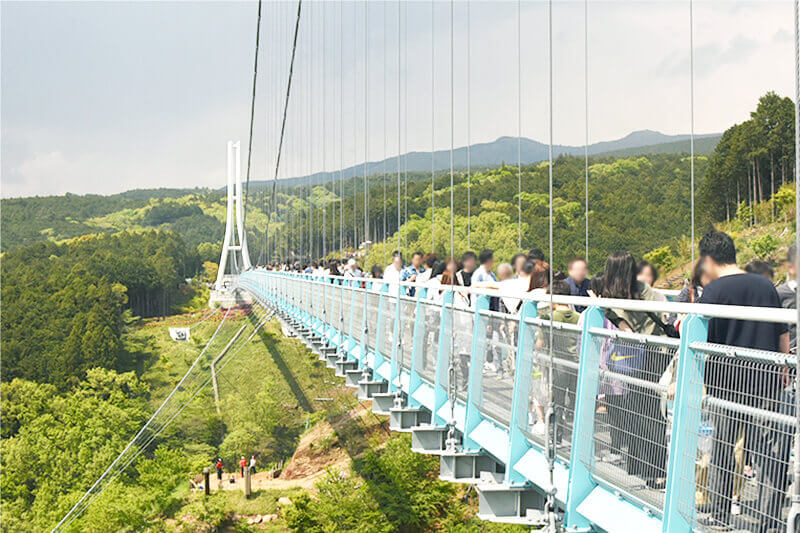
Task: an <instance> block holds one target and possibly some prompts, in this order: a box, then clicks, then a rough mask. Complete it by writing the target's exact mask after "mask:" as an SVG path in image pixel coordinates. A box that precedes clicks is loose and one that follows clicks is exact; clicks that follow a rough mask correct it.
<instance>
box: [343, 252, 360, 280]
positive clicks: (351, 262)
mask: <svg viewBox="0 0 800 533" xmlns="http://www.w3.org/2000/svg"><path fill="white" fill-rule="evenodd" d="M362 275H363V273H362V272H361V269H360V268H358V263H356V260H355V259H353V258H352V257H351V258H350V259H348V260H347V266H346V267H345V269H344V277H346V278H360V277H361V276H362Z"/></svg>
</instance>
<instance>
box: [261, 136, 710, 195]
mask: <svg viewBox="0 0 800 533" xmlns="http://www.w3.org/2000/svg"><path fill="white" fill-rule="evenodd" d="M721 136H722V134H719V133H709V134H704V135H695V152H696V153H697V154H700V155H703V154H710V153H711V152H712V151H713V150H714V148H715V147H716V145H717V141H719V138H720V137H721ZM519 148H520V154H521V158H522V163H523V164H525V165H530V164H533V163H539V162H541V161H544V160H546V159H547V158H548V155H549V153H548V152H549V145H547V144H544V143H541V142H539V141H534V140H533V139H528V138H525V137H523V138H522V140H521V143H520V146H519ZM584 150H585V148H584V147H583V146H569V145H562V144H557V145H554V146H553V155H554V157H558V156H560V155H574V156H580V155H583V154H584ZM688 151H689V135H686V134H683V135H666V134H664V133H660V132H658V131H653V130H640V131H634V132H633V133H630V134H628V135H626V136H625V137H622V138H621V139H616V140H613V141H602V142H597V143H594V144H590V145H589V155H593V156H598V155H599V156H604V155H608V156H618V157H629V156H631V155H637V154H648V153H679V152H688ZM469 156H470V161H471V166H472V167H473V168H476V169H477V168H484V167H496V166H499V165H501V164H502V163H504V162H505V163H507V164H516V162H517V137H500V138H499V139H497V140H495V141H492V142H487V143H478V144H473V145H472V146H471V148H470V153H469ZM433 162H434V168H435V169H436V170H438V171H441V170H445V169H449V168H450V150H437V151H436V152H434V161H433ZM453 164H454V166H455V167H456V168H464V167H466V166H467V147H466V146H462V147H460V148H456V149H455V150H454V151H453ZM406 165H407V169H408V171H409V172H430V170H431V152H409V153H407V154H404V155H403V156H401V162H400V166H401V169H403V170H405V169H406ZM367 172H368V174H369V175H374V174H381V173H383V172H386V173H387V174H393V173H396V172H397V156H394V157H388V158H386V159H384V160H381V161H370V162H369V163H367ZM363 174H364V164H363V163H360V164H358V165H354V166H351V167H348V168H345V169H344V170H343V171H342V175H343V177H344V178H345V179H347V178H352V177H353V176H363ZM339 177H340V174H339V172H338V171H336V172H317V173H314V174H311V175H306V176H299V177H295V178H285V179H281V180H280V183H281V184H282V185H306V184H308V183H309V182H314V183H320V182H328V181H331V180H334V179H339ZM271 181H272V180H258V181H254V180H252V179H251V180H250V186H251V187H254V188H259V187H263V186H264V185H265V184H267V183H271Z"/></svg>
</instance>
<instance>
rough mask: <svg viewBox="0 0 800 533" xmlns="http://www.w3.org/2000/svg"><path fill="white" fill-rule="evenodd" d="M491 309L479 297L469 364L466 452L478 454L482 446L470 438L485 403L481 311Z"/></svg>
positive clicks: (483, 333) (485, 299) (484, 351)
mask: <svg viewBox="0 0 800 533" xmlns="http://www.w3.org/2000/svg"><path fill="white" fill-rule="evenodd" d="M488 309H489V297H488V296H486V295H485V294H481V295H479V296H478V299H477V301H476V303H475V309H474V312H475V327H474V329H473V330H472V331H473V332H472V354H471V355H470V362H469V387H468V388H467V408H466V413H465V414H464V444H463V446H464V451H469V452H477V451H479V450H480V448H481V447H480V445H479V444H478V443H477V442H475V441H474V440H472V439H471V438H470V434H471V433H472V431H473V430H474V429H475V428H477V427H478V425H479V424H480V423H481V421H482V420H483V416H482V415H481V413H480V411H479V410H478V406H479V405H480V404H481V403H482V401H483V362H484V359H485V356H486V325H487V320H486V316H484V315H481V313H480V311H483V310H488Z"/></svg>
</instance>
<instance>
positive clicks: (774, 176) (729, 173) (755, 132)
mask: <svg viewBox="0 0 800 533" xmlns="http://www.w3.org/2000/svg"><path fill="white" fill-rule="evenodd" d="M793 175H794V102H792V100H791V99H790V98H788V97H786V98H781V97H780V96H778V95H777V94H775V93H773V92H769V93H767V94H765V95H764V96H762V97H761V98H760V99H759V101H758V106H757V107H756V110H755V111H753V112H752V113H750V120H747V121H745V122H742V123H741V124H735V125H733V126H731V127H730V128H728V129H727V130H726V131H725V133H724V134H723V135H722V139H720V141H719V143H718V144H717V147H716V149H715V150H714V153H713V154H712V156H711V158H710V161H709V165H708V172H707V175H706V177H705V180H704V182H703V183H702V184H701V186H700V192H699V196H700V198H701V204H700V205H701V207H702V209H703V211H704V212H705V214H706V215H708V216H709V217H710V218H711V219H712V220H714V221H720V220H726V219H727V220H730V219H731V218H732V217H735V216H737V214H738V215H741V214H742V213H740V210H744V211H745V215H744V216H745V217H746V218H749V223H750V224H751V225H753V224H757V223H758V222H759V221H761V222H763V221H765V220H767V219H770V220H771V217H772V216H773V213H771V212H770V211H772V209H770V210H769V211H768V212H767V213H758V212H757V211H756V210H755V209H754V206H755V205H756V204H757V203H759V202H764V201H766V200H769V199H770V198H772V195H773V194H775V192H776V191H777V190H778V188H779V187H780V186H781V185H783V184H784V183H787V182H789V181H794V180H793V179H792V176H793Z"/></svg>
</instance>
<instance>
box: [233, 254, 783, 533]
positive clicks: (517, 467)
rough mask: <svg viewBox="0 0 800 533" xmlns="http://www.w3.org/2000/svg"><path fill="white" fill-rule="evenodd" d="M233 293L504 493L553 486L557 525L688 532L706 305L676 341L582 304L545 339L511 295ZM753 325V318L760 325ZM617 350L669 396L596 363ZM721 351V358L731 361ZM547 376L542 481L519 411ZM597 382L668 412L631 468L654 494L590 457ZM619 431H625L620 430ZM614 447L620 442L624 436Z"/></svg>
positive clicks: (602, 434)
mask: <svg viewBox="0 0 800 533" xmlns="http://www.w3.org/2000/svg"><path fill="white" fill-rule="evenodd" d="M239 284H240V286H241V287H242V288H244V289H246V290H247V291H248V292H249V293H250V294H251V295H252V296H253V297H254V298H255V299H257V300H258V301H259V302H261V303H263V304H265V305H269V306H272V307H276V308H278V309H280V310H282V311H283V312H284V313H285V314H286V315H288V316H291V317H293V318H294V319H295V320H297V321H299V322H300V323H302V324H304V325H305V326H307V327H308V328H310V329H311V330H313V331H314V332H315V333H316V334H317V335H319V336H320V337H322V338H324V339H325V340H326V342H327V343H328V344H329V345H330V346H333V347H336V348H337V349H338V351H339V353H341V354H343V355H344V357H346V358H348V359H349V360H352V361H355V362H357V363H358V367H359V368H367V369H369V370H371V371H372V374H373V378H374V379H376V380H384V381H386V382H387V383H388V389H389V392H396V393H401V394H403V395H405V396H406V397H407V403H408V406H410V407H424V408H426V409H428V410H430V412H431V413H432V417H431V424H433V425H434V426H446V425H447V424H448V423H451V422H454V423H455V427H456V429H457V430H458V431H459V432H460V433H461V434H462V435H463V449H464V451H474V452H484V453H488V454H490V455H491V456H492V457H494V458H495V459H496V460H497V461H499V462H501V463H503V464H504V465H505V466H506V468H505V479H504V482H505V484H507V485H508V486H510V487H515V486H535V487H538V488H540V489H541V490H543V491H545V492H547V491H550V490H554V492H555V498H556V501H557V503H558V505H559V506H560V507H561V509H563V511H564V514H565V517H564V520H565V522H564V525H565V527H566V528H567V529H568V530H571V531H589V530H606V531H671V532H672V531H693V530H697V529H698V528H697V523H698V511H697V506H696V493H697V492H698V490H699V491H700V492H703V490H704V488H703V487H699V488H698V486H697V479H698V476H697V474H696V470H697V468H698V466H697V461H696V457H697V456H698V450H699V449H700V448H699V447H698V440H699V438H701V431H700V427H699V425H700V424H701V419H700V416H697V413H699V412H700V411H701V409H702V408H704V407H703V406H704V405H705V402H706V401H707V400H708V399H707V398H704V392H705V391H704V386H703V375H704V368H705V362H706V359H707V354H708V353H709V352H708V350H705V351H704V350H703V349H702V347H703V346H704V345H705V346H709V345H707V344H705V341H706V339H707V333H708V316H709V315H713V316H719V312H717V311H716V310H713V312H711V311H709V309H711V306H702V305H698V304H693V305H695V306H696V307H694V308H692V309H697V310H698V312H703V313H704V314H705V315H706V316H701V315H700V314H688V315H687V316H686V317H685V318H684V320H683V326H682V328H681V335H682V336H681V338H680V339H669V338H663V337H660V338H656V337H647V336H644V335H635V334H631V333H623V332H621V331H618V330H613V329H607V327H608V323H607V321H606V319H605V316H606V315H605V308H608V307H609V306H611V304H612V303H613V304H614V305H613V306H614V307H615V308H619V307H624V306H621V305H619V302H621V301H611V300H592V301H591V303H592V305H591V306H590V307H589V308H588V309H587V310H586V311H584V313H583V318H582V321H581V323H580V325H579V326H575V325H570V324H560V323H554V324H553V328H554V330H553V333H552V336H551V335H550V331H549V327H550V322H549V321H548V320H542V319H540V318H538V305H541V304H542V302H536V301H534V300H523V304H522V305H521V307H520V311H519V313H518V314H517V315H516V316H511V315H503V314H500V313H496V312H492V311H490V310H489V296H488V295H487V294H479V293H480V291H475V290H472V291H470V292H472V293H473V294H472V299H473V305H472V306H467V305H464V304H463V298H461V297H460V295H459V294H458V289H456V293H453V292H451V291H450V289H449V288H447V287H437V288H430V287H429V288H425V287H417V288H416V289H415V291H414V293H413V296H409V293H410V292H411V291H410V290H409V288H408V287H407V286H405V284H397V283H394V284H392V283H388V284H387V283H384V282H382V281H380V280H360V279H359V280H355V279H347V278H319V277H311V276H306V275H296V274H287V273H276V272H267V271H258V270H255V271H249V272H245V273H243V274H242V275H241V276H240V279H239ZM461 289H464V288H461ZM569 299H570V298H569V297H566V298H565V297H560V298H559V300H569ZM454 300H456V303H453V302H454ZM459 302H462V303H459ZM581 303H584V304H585V303H588V302H586V301H582V302H581ZM601 305H602V307H601ZM631 305H634V304H631ZM667 305H678V304H667ZM640 307H641V305H640ZM682 309H688V308H686V307H684V308H682ZM638 310H641V309H638ZM676 310H677V308H676ZM761 311H764V312H765V313H768V312H772V311H770V310H761ZM679 312H680V311H679ZM732 312H733V311H732ZM781 312H782V311H779V312H776V313H777V314H775V313H773V314H775V316H776V317H777V319H776V321H782V322H787V323H788V322H790V319H791V317H790V316H789V314H785V313H784V314H781ZM714 313H717V314H714ZM786 313H790V312H786ZM722 315H724V311H723V312H722ZM784 315H785V316H784ZM757 319H760V320H765V318H764V317H763V316H762V317H761V318H757ZM604 326H605V327H604ZM550 339H552V342H553V356H552V360H551V359H550V356H549V350H548V346H547V344H548V343H549V342H551V340H550ZM626 343H627V345H628V346H629V347H630V346H632V347H633V348H631V349H639V350H648V354H649V356H650V357H651V358H658V357H660V358H662V359H663V360H664V361H667V362H668V363H669V364H671V365H673V366H672V368H674V369H675V374H676V377H675V379H674V385H673V387H674V392H672V393H669V391H668V390H667V389H668V388H669V385H668V384H664V383H661V382H660V381H661V380H660V379H659V377H660V376H659V375H648V374H647V373H646V372H645V371H644V369H640V370H639V371H638V372H637V373H631V374H621V373H619V372H617V373H614V372H611V371H610V370H609V368H608V366H607V365H604V362H603V361H604V359H603V358H604V356H607V355H608V353H607V352H608V350H609V346H612V347H613V348H614V349H617V350H623V349H625V348H624V346H625V345H626ZM604 350H605V352H604ZM730 352H731V353H729V355H730V356H731V357H732V358H735V357H736V356H737V354H735V353H733V351H730ZM620 353H622V352H621V351H620ZM773 355H776V354H773ZM613 356H614V355H613V354H612V357H613ZM625 357H626V356H624V355H623V356H618V358H619V359H624V358H625ZM761 357H762V358H767V359H765V360H768V362H769V363H770V364H773V363H774V364H775V365H778V366H780V365H783V366H784V367H786V368H791V367H792V365H793V364H794V362H793V359H788V358H785V357H784V358H783V359H781V360H773V359H771V357H772V355H769V354H767V355H763V354H762V355H761ZM451 358H454V360H453V364H452V365H451V360H450V359H451ZM732 360H733V359H732ZM661 366H664V365H661ZM776 368H778V367H776ZM451 369H452V370H453V374H452V378H451V376H450V372H449V371H450V370H451ZM548 373H553V378H554V391H553V393H554V394H556V392H557V390H556V389H558V396H559V398H561V396H564V395H565V394H566V395H572V398H571V399H564V398H561V399H559V400H557V401H556V403H557V405H556V409H557V411H559V412H560V413H561V414H559V415H558V416H559V417H561V418H562V421H561V422H559V423H558V424H561V425H562V426H563V427H564V429H565V431H567V432H568V434H567V436H566V438H564V441H565V443H564V444H563V445H562V446H560V449H559V450H558V454H557V457H556V460H555V466H554V472H553V478H552V479H553V483H552V485H551V483H550V479H551V477H550V472H549V469H548V461H547V456H546V455H545V452H546V448H545V445H544V439H543V437H542V436H541V434H537V432H536V431H535V429H536V428H535V427H532V424H531V420H530V417H531V415H530V412H531V409H532V406H535V405H537V404H538V405H541V403H542V398H540V396H542V394H541V391H542V387H543V385H542V384H543V383H544V382H546V381H547V379H546V378H547V376H548ZM556 383H559V384H556ZM565 383H566V385H565ZM610 386H611V387H612V388H613V386H619V387H622V388H623V389H625V388H627V390H629V391H633V390H636V391H639V392H638V393H639V394H640V396H638V397H637V398H639V400H640V401H641V402H643V403H647V402H651V401H652V400H654V399H661V400H662V401H663V402H666V403H667V404H668V405H669V406H670V409H669V411H670V412H671V413H672V417H671V418H672V423H671V424H672V425H671V431H670V432H669V433H670V435H671V438H670V440H669V444H668V446H667V445H666V443H665V444H663V445H661V447H660V450H657V452H658V451H660V452H661V453H662V455H663V457H662V458H661V459H657V458H656V456H658V455H659V453H654V452H652V450H651V451H650V452H646V453H644V455H642V456H641V457H638V460H639V461H641V462H642V463H643V465H644V467H643V468H644V469H645V470H646V469H647V468H650V469H652V470H653V471H661V472H663V473H664V474H665V477H666V491H665V492H663V491H658V490H657V489H653V490H648V489H645V490H641V489H640V488H639V487H636V486H632V485H631V483H632V482H631V476H630V475H628V474H627V473H625V472H621V471H620V469H619V468H617V467H615V466H614V465H613V464H606V463H604V462H603V460H601V458H600V457H601V454H602V452H604V451H606V452H615V451H619V452H622V447H621V446H619V445H616V444H614V435H613V433H614V432H617V433H619V432H620V431H621V430H622V428H620V427H614V424H615V422H614V421H613V420H610V416H609V419H604V418H603V416H604V415H603V413H602V411H603V409H602V408H601V404H600V402H599V399H598V398H599V397H604V393H603V391H604V390H605V389H608V388H609V387H610ZM560 387H563V390H561V389H560ZM453 396H454V397H453ZM607 396H608V394H607V393H606V395H605V397H607ZM631 398H633V396H631ZM559 402H561V403H562V405H558V404H559ZM451 405H452V410H451ZM610 409H611V406H610V404H609V410H610ZM636 409H638V407H636V406H633V407H630V406H629V407H628V408H627V410H624V411H622V412H623V413H624V414H626V415H627V416H628V417H629V418H631V417H635V414H636V413H637V412H639V413H641V411H637V410H636ZM693 415H694V416H693ZM784 415H785V414H784ZM642 416H643V417H645V418H646V416H648V415H647V413H644V414H643V415H642ZM762 416H764V417H767V418H769V417H772V418H771V420H773V419H774V420H773V422H774V423H778V422H780V423H784V424H792V427H791V432H792V433H796V430H797V428H796V424H794V422H793V421H792V419H791V417H789V416H785V417H784V418H776V417H780V416H781V415H779V414H776V413H771V412H762ZM604 420H605V422H604ZM775 420H777V422H775ZM662 423H663V427H664V428H666V427H667V425H666V423H664V422H663V421H662V420H660V419H659V420H658V421H657V424H662ZM631 427H634V426H631ZM659 427H661V426H659ZM626 431H629V432H632V433H635V432H636V431H638V430H637V429H631V428H630V427H628V428H627V429H626ZM609 434H611V435H610V436H609ZM626 438H629V439H631V442H633V436H632V435H627V437H626ZM615 446H617V447H618V448H619V449H618V450H617V449H616V448H615ZM630 446H633V444H630V445H629V447H630ZM603 448H608V450H603ZM648 453H649V454H648ZM610 455H612V454H611V453H606V455H605V456H604V457H608V456H610ZM664 461H666V464H663V462H664ZM648 463H659V464H648ZM637 479H638V478H637ZM639 481H641V480H639ZM634 485H635V483H634ZM705 490H707V489H705ZM778 512H780V511H778Z"/></svg>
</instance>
